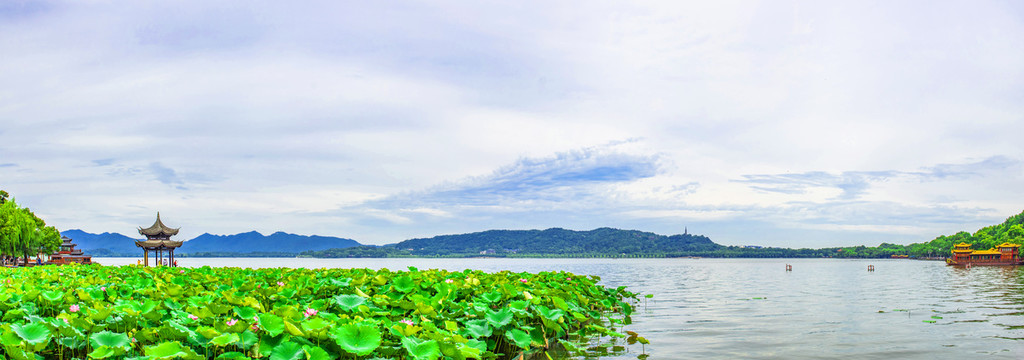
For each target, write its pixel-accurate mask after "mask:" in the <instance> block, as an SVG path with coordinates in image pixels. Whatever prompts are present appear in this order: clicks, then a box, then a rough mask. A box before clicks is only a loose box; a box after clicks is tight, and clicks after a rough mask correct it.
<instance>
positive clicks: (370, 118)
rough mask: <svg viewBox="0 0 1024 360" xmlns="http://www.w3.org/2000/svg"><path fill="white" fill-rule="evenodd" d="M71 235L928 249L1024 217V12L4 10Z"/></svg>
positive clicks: (8, 155)
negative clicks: (595, 238) (503, 233)
mask: <svg viewBox="0 0 1024 360" xmlns="http://www.w3.org/2000/svg"><path fill="white" fill-rule="evenodd" d="M0 68H2V69H4V70H3V71H0V189H3V190H6V191H8V192H9V193H11V194H12V195H13V196H14V198H15V199H16V201H17V202H18V203H19V204H20V205H22V206H25V207H28V208H30V209H31V210H32V211H33V212H35V213H36V214H37V215H39V216H40V217H41V218H43V219H44V220H46V221H47V223H48V224H49V225H54V226H56V227H57V228H58V229H60V230H67V229H82V230H85V231H88V232H93V233H102V232H116V233H121V234H125V235H129V236H132V237H140V236H139V235H138V232H137V228H138V227H139V226H142V227H147V226H149V225H151V224H152V223H153V221H154V219H155V216H156V213H157V212H158V211H159V212H160V214H161V219H162V220H163V222H164V223H165V224H167V225H169V226H172V227H180V228H181V231H180V234H179V235H178V237H179V238H181V239H191V238H193V237H195V236H198V235H200V234H203V233H212V234H236V233H241V232H247V231H252V230H256V231H259V232H261V233H264V234H269V233H273V232H276V231H284V232H289V233H296V234H304V235H313V234H315V235H325V236H338V237H344V238H351V239H355V240H357V241H359V242H361V243H364V244H386V243H394V242H398V241H401V240H405V239H409V238H419V237H430V236H434V235H441V234H458V233H468V232H476V231H484V230H489V229H546V228H551V227H561V228H567V229H574V230H590V229H594V228H599V227H614V228H621V229H636V230H643V231H650V232H654V233H658V234H665V235H671V234H680V233H683V232H689V233H691V234H702V235H706V236H708V237H709V238H711V240H712V241H715V242H717V243H720V244H725V245H762V246H777V247H793V248H800V247H812V248H818V247H830V246H850V245H869V246H874V245H877V244H879V243H882V242H889V243H900V244H908V243H915V242H925V241H929V240H931V239H933V238H935V237H936V236H939V235H943V234H952V233H955V232H957V231H961V230H965V231H972V232H973V231H975V230H977V229H978V228H981V227H983V226H987V225H992V224H997V223H1001V222H1002V221H1003V220H1004V219H1006V218H1007V217H1009V216H1011V215H1014V214H1018V213H1020V212H1021V211H1022V210H1024V191H1022V190H1021V189H1022V188H1024V163H1022V161H1024V5H1021V3H1020V2H1014V1H972V2H931V1H827V2H822V1H764V2H758V1H738V2H734V1H713V2H709V1H627V2H622V1H564V2H561V1H556V2H552V1H509V2H504V1H502V2H465V1H456V2H449V1H437V2H402V3H393V2H375V1H370V2H367V1H294V2H292V1H289V2H281V1H251V0H246V1H144V2H143V1H99V0H96V1H20V0H14V1H3V2H0Z"/></svg>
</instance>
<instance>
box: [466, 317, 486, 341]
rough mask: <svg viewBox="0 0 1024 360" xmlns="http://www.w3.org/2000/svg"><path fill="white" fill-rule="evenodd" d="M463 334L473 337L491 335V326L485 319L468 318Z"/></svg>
mask: <svg viewBox="0 0 1024 360" xmlns="http://www.w3.org/2000/svg"><path fill="white" fill-rule="evenodd" d="M465 334H466V335H469V336H472V337H475V338H486V337H488V336H491V328H490V326H488V325H487V320H482V319H481V320H470V321H467V322H466V328H465Z"/></svg>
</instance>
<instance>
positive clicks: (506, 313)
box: [484, 308, 512, 328]
mask: <svg viewBox="0 0 1024 360" xmlns="http://www.w3.org/2000/svg"><path fill="white" fill-rule="evenodd" d="M484 318H485V319H487V323H488V324H491V326H493V327H495V328H500V327H503V326H505V325H508V324H509V323H511V322H512V311H511V310H509V309H507V308H505V309H501V310H498V311H488V312H487V315H486V316H484Z"/></svg>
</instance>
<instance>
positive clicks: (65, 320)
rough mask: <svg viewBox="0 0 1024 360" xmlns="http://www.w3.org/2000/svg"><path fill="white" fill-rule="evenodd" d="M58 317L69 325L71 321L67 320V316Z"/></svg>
mask: <svg viewBox="0 0 1024 360" xmlns="http://www.w3.org/2000/svg"><path fill="white" fill-rule="evenodd" d="M60 319H61V320H64V323H65V324H68V325H71V322H70V321H68V318H60Z"/></svg>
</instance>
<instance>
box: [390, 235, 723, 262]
mask: <svg viewBox="0 0 1024 360" xmlns="http://www.w3.org/2000/svg"><path fill="white" fill-rule="evenodd" d="M393 246H394V247H395V248H396V249H400V250H407V251H409V252H410V253H411V254H413V255H426V256H444V255H450V254H466V253H469V254H484V255H492V254H493V255H496V254H506V255H507V254H552V255H572V254H619V255H631V254H651V253H683V252H694V251H709V250H718V249H720V248H721V247H722V246H721V245H718V244H715V243H713V242H711V239H708V238H707V237H705V236H702V235H690V234H686V235H673V236H664V235H658V234H654V233H649V232H642V231H636V230H619V229H612V228H599V229H594V230H591V231H573V230H566V229H560V228H552V229H547V230H490V231H484V232H479V233H472V234H461V235H441V236H435V237H432V238H427V239H411V240H406V241H402V242H400V243H398V244H395V245H393Z"/></svg>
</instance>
